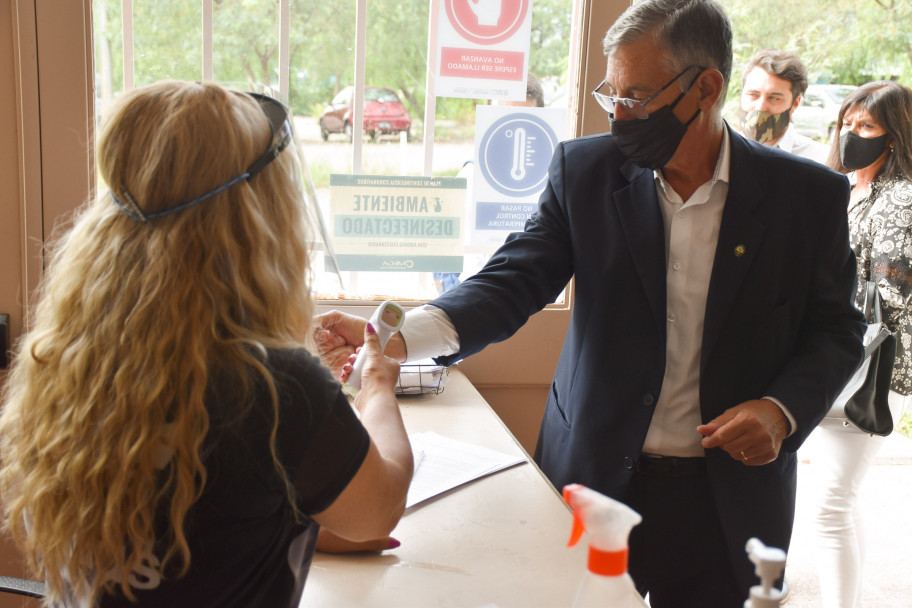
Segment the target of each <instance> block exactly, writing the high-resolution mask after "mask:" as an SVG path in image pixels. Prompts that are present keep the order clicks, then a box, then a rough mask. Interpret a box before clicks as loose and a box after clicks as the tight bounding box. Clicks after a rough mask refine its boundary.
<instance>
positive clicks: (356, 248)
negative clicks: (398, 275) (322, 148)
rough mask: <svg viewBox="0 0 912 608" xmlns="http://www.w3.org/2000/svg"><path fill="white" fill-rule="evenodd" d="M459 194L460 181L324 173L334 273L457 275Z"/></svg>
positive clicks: (462, 190)
mask: <svg viewBox="0 0 912 608" xmlns="http://www.w3.org/2000/svg"><path fill="white" fill-rule="evenodd" d="M465 192H466V180H465V178H461V177H414V176H391V175H339V174H333V175H330V177H329V199H330V210H331V218H330V225H331V226H332V228H331V230H332V239H333V247H334V249H335V252H336V259H337V260H338V262H339V268H340V270H362V271H364V270H367V271H371V270H380V271H412V272H416V271H419V272H461V271H462V253H463V232H462V231H463V223H464V222H463V215H464V210H465V200H466V198H465V197H466V193H465Z"/></svg>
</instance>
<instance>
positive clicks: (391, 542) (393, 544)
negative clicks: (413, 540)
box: [386, 538, 402, 549]
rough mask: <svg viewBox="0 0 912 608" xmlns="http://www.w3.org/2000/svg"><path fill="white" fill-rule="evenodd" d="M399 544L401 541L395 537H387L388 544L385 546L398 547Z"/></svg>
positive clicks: (389, 547)
mask: <svg viewBox="0 0 912 608" xmlns="http://www.w3.org/2000/svg"><path fill="white" fill-rule="evenodd" d="M401 544H402V543H400V542H399V541H398V540H396V539H395V538H390V539H389V544H388V545H387V546H386V548H387V549H395V548H396V547H398V546H399V545H401Z"/></svg>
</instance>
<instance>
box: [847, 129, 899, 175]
mask: <svg viewBox="0 0 912 608" xmlns="http://www.w3.org/2000/svg"><path fill="white" fill-rule="evenodd" d="M887 135H888V134H887V133H884V134H883V135H881V136H880V137H862V136H861V135H858V134H857V133H855V132H854V131H845V132H843V133H841V134H840V135H839V160H840V162H842V166H843V167H845V168H846V169H849V170H851V171H855V170H856V169H864V168H865V167H867V166H868V165H871V164H872V163H873V162H874V161H875V160H877V159H878V158H880V155H881V154H883V152H884V150H886V149H887Z"/></svg>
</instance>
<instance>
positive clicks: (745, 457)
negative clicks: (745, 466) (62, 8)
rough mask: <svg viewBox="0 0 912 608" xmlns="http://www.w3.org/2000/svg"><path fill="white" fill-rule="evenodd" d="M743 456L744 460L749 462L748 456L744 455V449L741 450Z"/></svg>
mask: <svg viewBox="0 0 912 608" xmlns="http://www.w3.org/2000/svg"><path fill="white" fill-rule="evenodd" d="M741 458H743V459H744V462H747V456H745V455H744V450H741Z"/></svg>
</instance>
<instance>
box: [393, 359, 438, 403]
mask: <svg viewBox="0 0 912 608" xmlns="http://www.w3.org/2000/svg"><path fill="white" fill-rule="evenodd" d="M449 375H450V370H449V369H448V368H446V367H444V366H443V365H437V364H436V363H434V362H433V361H428V362H427V363H404V364H402V366H401V367H400V368H399V381H398V382H397V383H396V394H397V395H421V394H427V393H430V394H434V395H438V394H440V393H441V392H443V389H444V387H445V386H446V383H447V378H448V377H449Z"/></svg>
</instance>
